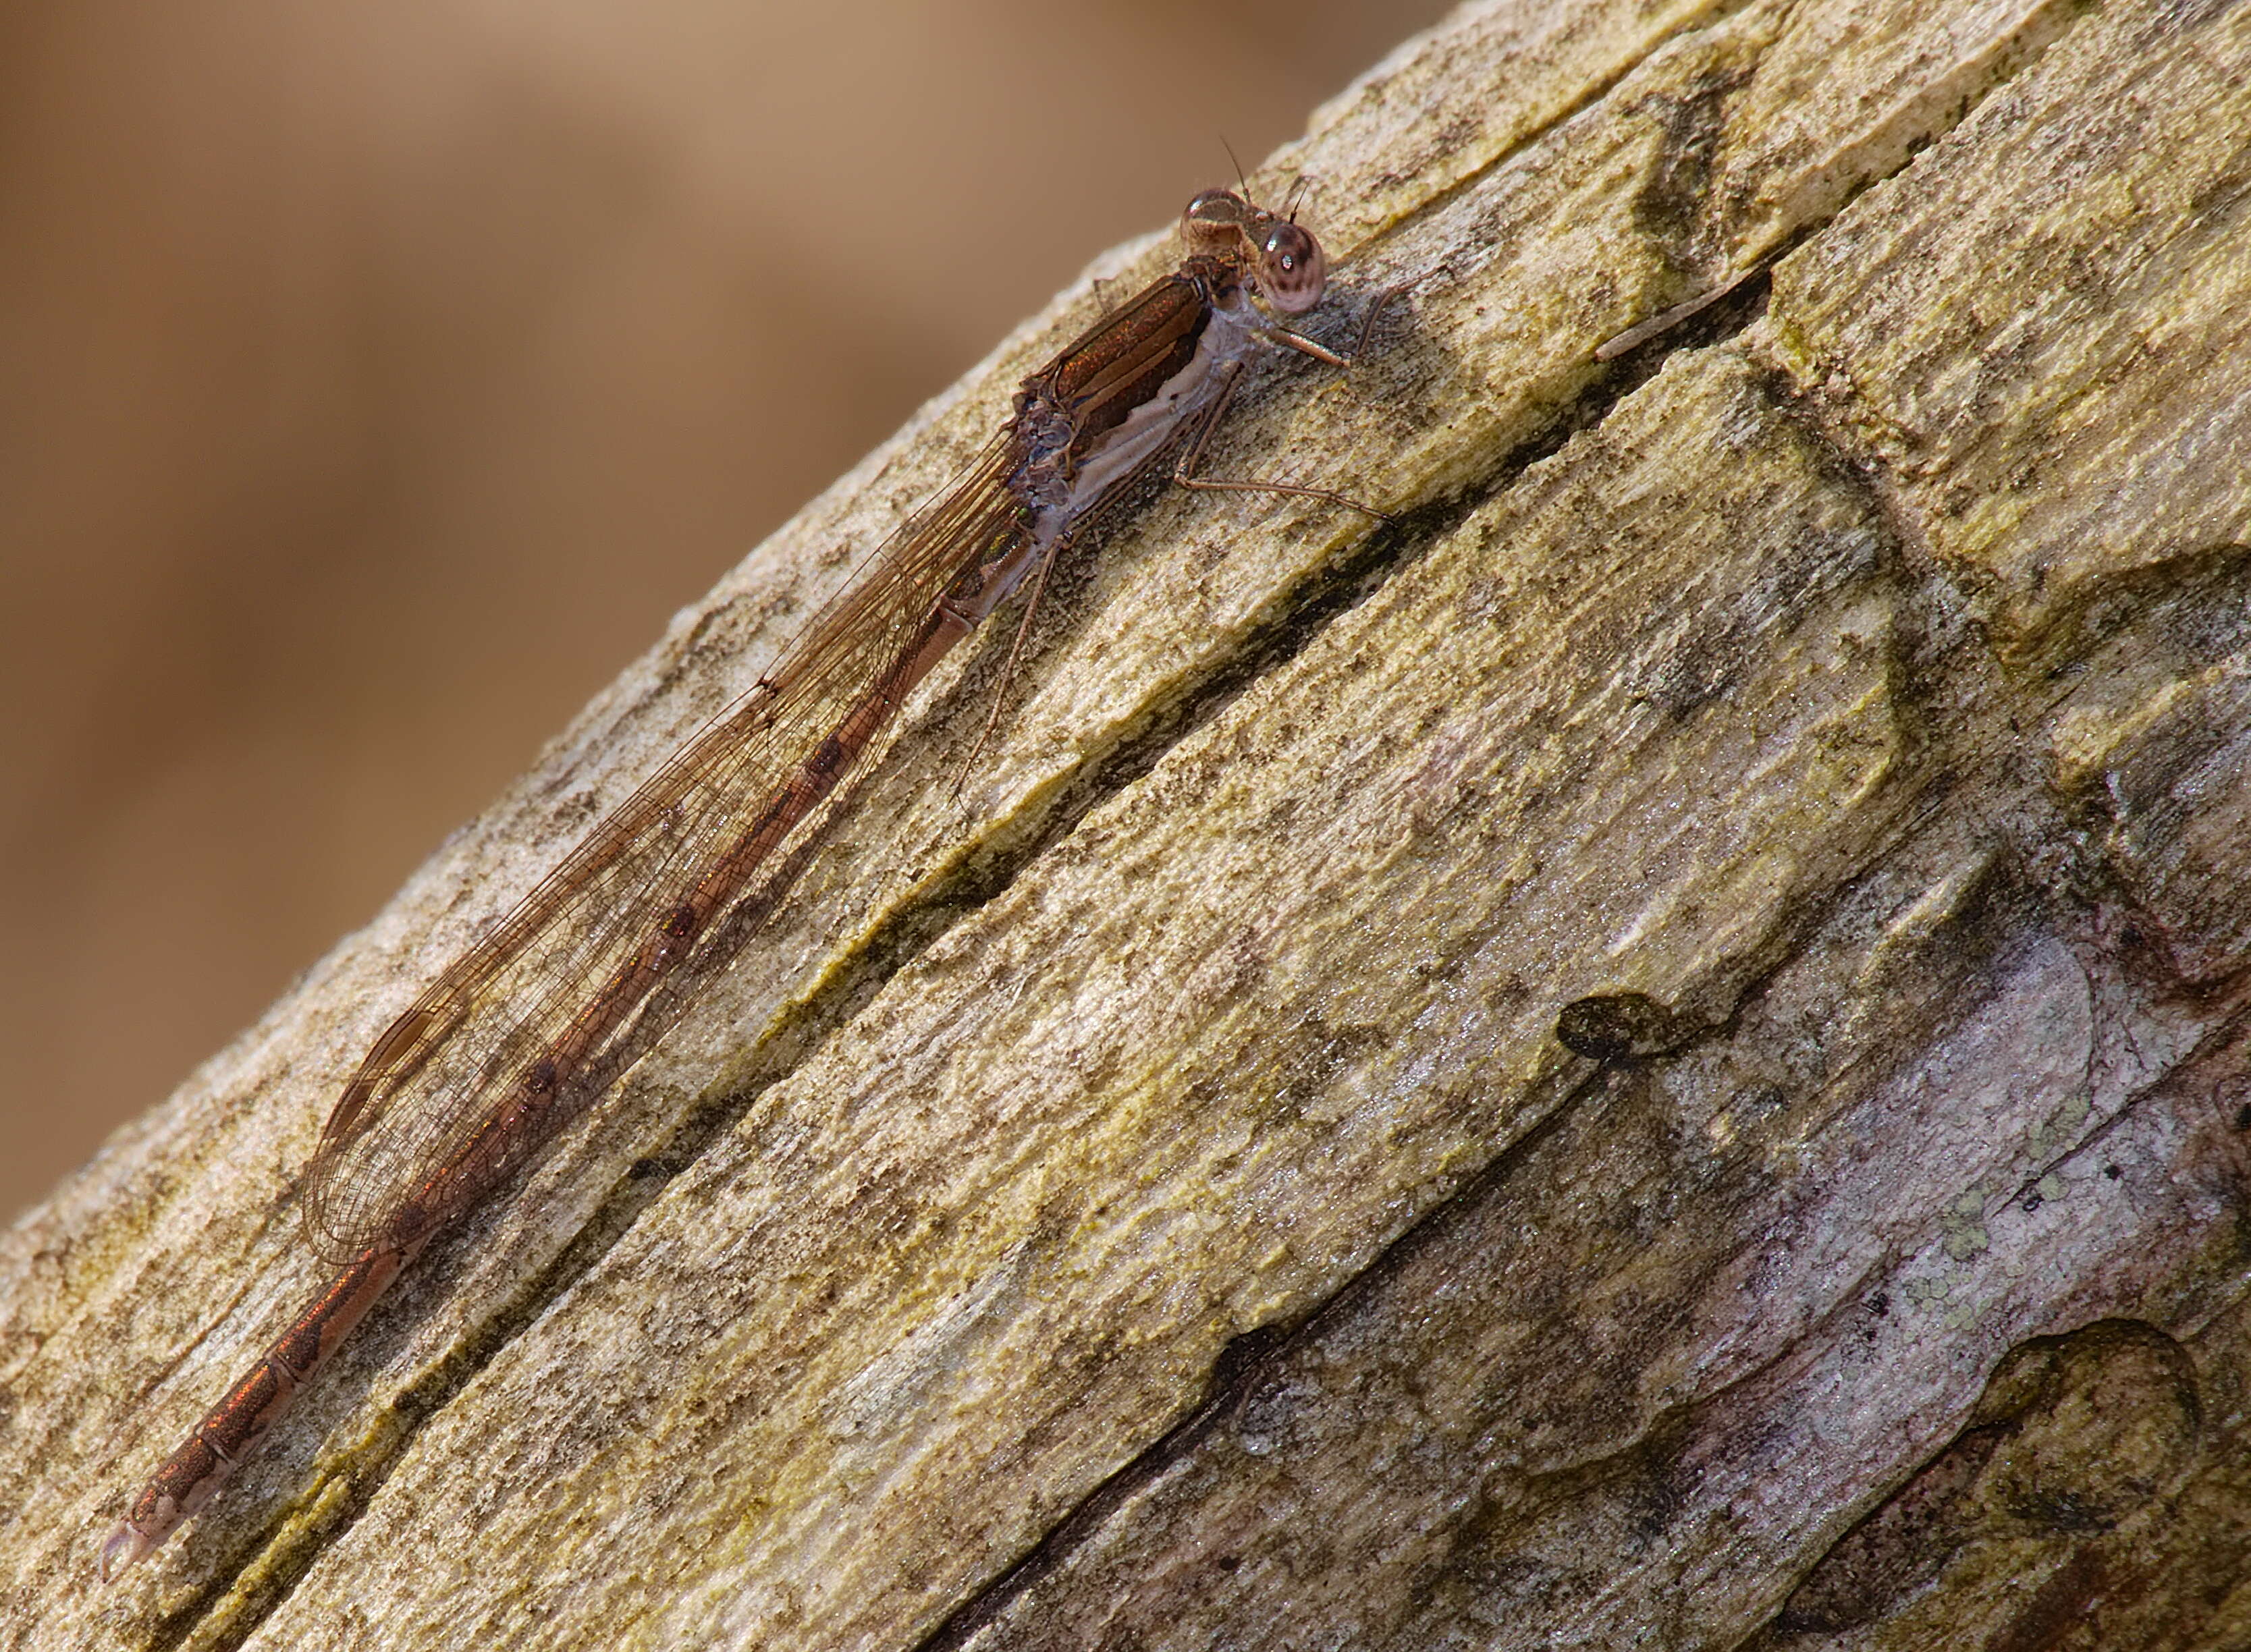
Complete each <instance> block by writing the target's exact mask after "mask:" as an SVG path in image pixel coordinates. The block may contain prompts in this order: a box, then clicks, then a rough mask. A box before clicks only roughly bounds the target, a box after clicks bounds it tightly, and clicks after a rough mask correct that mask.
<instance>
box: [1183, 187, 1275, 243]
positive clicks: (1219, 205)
mask: <svg viewBox="0 0 2251 1652" xmlns="http://www.w3.org/2000/svg"><path fill="white" fill-rule="evenodd" d="M1264 216H1265V214H1264V213H1263V212H1260V211H1259V210H1258V209H1257V207H1255V206H1253V205H1251V204H1250V202H1248V201H1246V200H1244V199H1243V197H1241V196H1239V195H1237V194H1236V192H1235V191H1234V190H1228V189H1219V188H1213V189H1209V190H1203V191H1202V192H1201V193H1199V194H1198V195H1197V196H1196V197H1195V199H1194V200H1192V201H1190V202H1189V203H1188V208H1187V210H1186V211H1183V212H1182V213H1181V240H1183V241H1185V242H1186V243H1187V244H1188V251H1189V252H1191V253H1202V255H1204V256H1205V257H1208V258H1234V257H1238V256H1240V254H1241V252H1242V248H1243V241H1244V240H1245V238H1247V236H1248V233H1249V228H1250V223H1251V221H1252V220H1253V219H1254V218H1264Z"/></svg>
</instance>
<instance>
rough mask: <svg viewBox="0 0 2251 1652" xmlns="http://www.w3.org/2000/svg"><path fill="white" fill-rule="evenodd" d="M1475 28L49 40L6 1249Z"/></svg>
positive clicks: (646, 8)
mask: <svg viewBox="0 0 2251 1652" xmlns="http://www.w3.org/2000/svg"><path fill="white" fill-rule="evenodd" d="M1443 10H1444V5H1443V4H1441V3H1439V0H1288V3H1284V0H1243V3H1236V4H1234V5H1228V6H1216V7H1214V6H1204V5H1192V4H1189V3H1186V0H1177V3H1167V0H1143V3H1124V0H1120V3H1110V4H1101V3H1081V4H1076V5H1056V4H1054V3H1052V0H1049V3H1041V4H1034V3H1029V0H960V3H952V4H945V5H932V4H927V3H923V4H917V3H912V0H868V3H862V4H860V5H857V6H828V7H820V8H814V7H807V6H801V5H786V4H780V3H768V0H734V3H719V0H660V3H655V4H639V5H622V4H617V3H608V4H603V5H594V4H588V3H581V0H550V3H547V4H545V5H541V6H519V5H503V4H498V3H490V0H486V3H479V0H467V3H461V0H456V3H451V4H447V5H435V4H427V3H415V0H405V3H401V0H384V3H367V0H357V3H353V0H234V3H225V0H204V3H190V4H186V5H178V6H150V5H148V4H146V3H141V0H134V3H126V0H49V3H46V4H45V5H44V6H26V5H22V4H17V5H16V6H14V7H12V8H9V9H6V10H0V844H4V854H0V938H4V943H5V944H4V946H0V1216H4V1215H5V1214H6V1213H10V1212H13V1211H15V1210H17V1209H18V1208H19V1207H20V1206H24V1204H27V1203H29V1202H30V1201H31V1200H33V1199H38V1197H39V1196H41V1194H43V1193H44V1192H45V1190H46V1189H47V1188H48V1187H49V1186H50V1185H52V1182H53V1181H54V1179H56V1178H57V1177H58V1176H59V1175H61V1174H62V1173H63V1172H66V1171H67V1170H68V1169H70V1168H71V1167H72V1166H73V1165H75V1164H78V1163H79V1162H80V1161H82V1160H83V1159H84V1158H86V1157H87V1154H89V1153H90V1152H91V1151H93V1150H94V1147H95V1146H96V1145H97V1144H99V1142H100V1139H101V1137H102V1136H103V1134H104V1133H105V1132H106V1131H107V1130H109V1129H110V1128H111V1127H112V1126H113V1125H114V1124H115V1123H117V1122H119V1121H120V1120H121V1119H122V1118H124V1117H127V1116H130V1115H131V1114H132V1113H134V1112H136V1111H138V1110H140V1109H143V1108H146V1107H148V1106H150V1105H152V1104H153V1103H155V1102H157V1101H159V1100H161V1099H162V1098H163V1096H164V1095H165V1093H166V1092H167V1091H168V1090H169V1089H170V1088H171V1087H172V1086H173V1085H174V1084H175V1083H176V1082H178V1080H179V1079H181V1078H182V1077H183V1076H184V1075H185V1074H186V1073H187V1071H188V1070H189V1068H190V1067H192V1066H193V1065H194V1064H195V1063H196V1062H197V1061H199V1060H200V1059H202V1058H203V1057H204V1055H206V1054H210V1053H211V1051H212V1050H214V1049H215V1048H217V1047H218V1046H219V1044H220V1043H222V1042H223V1041H224V1040H225V1039H227V1038H228V1037H229V1036H230V1035H231V1034H232V1033H234V1032H235V1031H237V1030H238V1029H239V1028H240V1027H241V1026H243V1025H245V1024H246V1022H247V1021H249V1020H251V1018H252V1017H253V1016H254V1015H256V1014H257V1013H258V1012H259V1011H260V1009H261V1008H262V1007H263V1006H265V1005H266V1004H267V1002H268V1001H269V1000H270V999H272V998H273V997H274V995H275V994H276V993H277V992H280V991H281V988H282V987H283V986H284V985H287V981H288V980H289V978H290V977H291V976H292V975H293V974H294V972H295V971H298V970H300V969H301V968H303V967H304V966H305V965H306V964H308V963H310V962H311V961H312V960H313V959H314V958H315V957H318V956H319V955H320V953H321V952H322V951H323V950H325V949H326V948H327V947H328V946H329V944H331V943H332V942H333V941H335V940H336V937H338V936H340V935H341V934H343V932H344V931H345V930H348V929H350V928H351V927H352V926H354V925H356V924H358V923H362V922H364V920H365V919H366V918H367V917H368V916H371V914H372V913H373V912H374V911H375V909H377V906H379V905H380V904H381V903H382V902H383V901H384V898H385V897H386V896H387V895H389V893H390V891H391V888H393V887H394V886H395V885H396V884H397V883H398V881H400V880H401V879H402V878H403V877H404V876H405V874H406V873H407V872H408V871H409V870H410V869H411V868H412V867H413V866H414V865H415V863H416V862H417V861H419V860H420V859H421V858H422V857H423V856H424V855H426V854H427V853H428V852H429V851H430V850H431V849H432V848H433V847H434V846H435V845H436V844H437V842H438V841H439V840H440V838H442V837H443V836H444V834H445V833H447V831H449V830H450V829H451V828H452V827H453V826H455V825H457V824H458V823H459V822H461V820H463V819H466V818H467V817H468V816H469V815H470V814H471V813H473V812H474V811H476V810H477V809H478V808H479V807H481V805H483V804H484V803H486V802H487V801H488V799H489V798H492V797H493V796H494V795H495V793H496V792H497V791H499V790H500V788H501V787H502V785H505V784H506V783H507V781H508V779H509V777H510V776H511V775H513V774H514V773H515V772H516V771H517V770H519V769H520V768H522V767H523V765H524V764H526V763H528V762H529V761H530V758H531V757H532V756H533V754H534V753H535V752H536V751H537V750H538V748H539V746H540V743H542V742H543V741H544V740H545V739H546V738H547V737H548V736H550V735H551V734H552V733H553V732H554V731H556V730H557V729H559V728H560V727H561V726H562V724H563V723H564V721H565V720H566V719H567V718H568V717H569V716H570V715H571V713H572V712H573V711H574V710H575V709H576V708H578V705H579V704H580V703H581V702H583V701H584V700H585V698H586V697H587V696H588V695H591V694H592V692H593V691H594V690H595V689H596V688H599V686H600V685H601V684H602V683H603V682H604V681H606V680H607V679H608V678H609V677H611V676H612V675H613V674H614V673H615V672H616V671H617V670H618V669H619V667H620V666H621V665H623V664H624V662H625V661H626V660H628V659H630V658H631V657H632V656H633V655H634V653H637V652H639V651H640V650H641V649H642V648H644V647H646V646H648V644H649V643H650V642H651V641H652V640H654V639H655V636H656V635H657V633H658V631H659V630H660V628H661V626H662V625H663V623H664V620H665V619H666V617H667V616H668V614H669V613H670V612H672V611H673V610H674V609H675V608H676V607H678V606H679V605H681V604H682V603H684V602H687V601H689V599H690V598H693V597H695V596H696V594H697V593H698V592H700V591H702V590H703V588H704V587H705V586H707V585H708V584H710V582H711V581H712V580H713V579H714V578H715V577H717V575H718V574H719V573H720V572H721V571H722V570H724V569H725V568H726V567H727V566H729V565H730V564H731V563H733V562H735V561H736V560H738V558H740V557H741V556H743V555H744V554H745V552H746V551H748V550H750V549H751V546H753V545H754V544H756V543H757V542H758V539H759V537H760V536H762V535H764V534H765V532H766V531H767V530H768V529H771V528H772V527H773V526H775V525H776V524H777V523H779V522H780V521H781V520H782V519H783V518H784V517H786V515H788V514H789V513H790V512H791V511H792V510H793V509H794V508H796V507H797V506H798V505H799V504H800V503H801V502H802V501H804V500H805V499H806V498H807V497H808V496H809V495H810V494H813V493H814V492H815V491H816V490H818V489H819V488H820V487H822V486H823V485H824V484H826V483H827V482H828V481H829V480H831V479H833V477H834V476H835V474H836V473H838V472H839V471H841V470H842V468H844V467H846V466H847V465H848V464H849V463H850V462H851V461H852V460H855V458H857V457H858V456H859V455H860V454H861V453H862V452H864V451H865V450H866V449H867V448H868V447H869V446H872V445H873V444H874V443H875V442H876V441H877V440H879V439H881V438H883V436H884V435H885V434H887V433H888V432H890V430H891V429H892V428H893V427H894V426H896V425H897V424H898V422H899V421H900V420H901V419H902V418H904V416H905V415H906V414H907V413H908V412H909V411H911V409H912V408H913V407H914V405H915V404H917V403H918V401H919V400H920V399H921V398H923V397H925V396H927V395H929V394H931V393H932V391H936V390H937V389H938V388H939V387H940V386H942V385H943V384H945V383H946V382H947V381H948V380H949V379H951V378H952V377H954V376H955V375H957V374H958V373H959V372H960V371H961V370H963V369H964V368H966V366H968V365H969V363H972V362H973V361H974V360H975V359H976V358H977V356H980V354H982V353H983V352H984V351H985V350H986V349H987V348H989V347H990V346H991V345H992V344H993V343H994V342H997V341H998V339H999V338H1000V336H1001V334H1002V332H1003V331H1005V330H1006V329H1007V328H1008V327H1009V326H1011V325H1012V324H1013V323H1015V321H1018V320H1020V319H1022V317H1023V316H1024V315H1026V314H1028V313H1029V311H1031V310H1032V309H1033V308H1035V307H1036V306H1038V305H1039V304H1040V303H1041V302H1042V301H1043V300H1045V299H1046V297H1047V296H1048V295H1049V294H1050V293H1051V292H1052V291H1054V290H1055V289H1056V287H1060V286H1061V285H1063V283H1064V282H1065V281H1067V280H1070V278H1071V276H1072V275H1073V274H1074V273H1076V272H1077V270H1078V269H1079V267H1080V266H1082V265H1083V264H1084V262H1085V261H1086V259H1089V258H1091V256H1093V254H1095V253H1096V252H1099V251H1100V250H1101V249H1102V248H1104V247H1105V246H1107V245H1110V244H1111V243H1112V242H1114V241H1117V240H1119V239H1122V238H1125V237H1126V236H1128V235H1130V234H1132V233H1135V232H1139V231H1142V230H1146V229H1151V228H1155V227H1159V226H1161V225H1164V224H1166V223H1167V221H1168V220H1169V219H1170V218H1171V217H1172V215H1173V214H1174V212H1175V211H1177V210H1178V208H1179V205H1180V204H1181V201H1183V200H1184V199H1186V198H1187V197H1188V195H1189V194H1190V193H1191V192H1192V191H1193V190H1195V189H1196V188H1197V187H1199V186H1201V185H1202V184H1204V183H1210V182H1215V181H1220V180H1223V179H1224V178H1225V177H1226V176H1228V174H1229V162H1228V160H1227V157H1226V154H1225V152H1224V150H1223V149H1222V147H1221V142H1222V137H1223V138H1224V139H1225V140H1226V142H1229V143H1231V144H1232V145H1233V146H1234V147H1235V149H1236V150H1237V151H1238V152H1239V153H1240V154H1242V155H1243V156H1244V158H1245V161H1246V163H1247V162H1251V161H1255V160H1256V159H1257V157H1259V156H1263V155H1264V153H1265V152H1266V151H1267V150H1268V149H1271V148H1272V147H1273V146H1274V145H1275V144H1276V143H1278V142H1281V141H1283V140H1284V139H1285V138H1288V137H1291V136H1292V135H1296V134H1297V133H1298V132H1299V130H1300V129H1301V128H1302V126H1303V123H1304V120H1305V117H1306V114H1307V112H1308V111H1309V110H1310V109H1311V108H1312V107H1313V105H1314V104H1315V103H1316V102H1317V101H1319V100H1320V99H1322V98H1324V97H1326V96H1328V95H1329V94H1331V93H1333V92H1336V91H1338V90H1339V89H1340V88H1341V87H1342V86H1344V85H1345V84H1346V82H1347V80H1349V79H1351V77H1352V76H1353V75H1354V74H1355V73H1358V72H1359V71H1360V70H1361V69H1362V68H1364V67H1366V66H1368V64H1370V63H1372V62H1374V61H1375V59H1376V58H1377V57H1379V56H1380V55H1381V54H1382V52H1384V51H1386V50H1387V49H1388V48H1389V47H1390V46H1391V45H1394V44H1395V43H1396V41H1398V40H1399V39H1401V38H1404V37H1405V36H1406V35H1407V34H1408V33H1409V32H1410V31H1413V30H1415V29H1417V28H1421V27H1423V26H1425V25H1426V24H1429V23H1430V22H1432V21H1435V20H1436V18H1437V17H1438V16H1439V15H1440V14H1441V13H1442V11H1443Z"/></svg>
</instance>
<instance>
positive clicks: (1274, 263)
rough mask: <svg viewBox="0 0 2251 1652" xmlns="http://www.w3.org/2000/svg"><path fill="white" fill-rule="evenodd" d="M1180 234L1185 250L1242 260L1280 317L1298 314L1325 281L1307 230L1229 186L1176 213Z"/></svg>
mask: <svg viewBox="0 0 2251 1652" xmlns="http://www.w3.org/2000/svg"><path fill="white" fill-rule="evenodd" d="M1181 239H1182V240H1183V241H1185V242H1186V243H1187V244H1188V251H1189V252H1195V253H1202V254H1203V255H1204V256H1206V257H1209V258H1225V259H1241V260H1243V261H1244V262H1247V263H1248V264H1249V265H1250V275H1251V279H1252V280H1256V281H1257V283H1258V290H1259V291H1260V292H1261V293H1263V294H1264V295H1265V297H1266V301H1267V302H1268V303H1270V304H1271V305H1272V306H1273V307H1274V308H1276V309H1278V310H1280V311H1281V312H1282V313H1283V314H1284V315H1304V314H1305V313H1306V311H1307V310H1309V309H1311V308H1313V306H1314V305H1316V304H1318V303H1319V302H1320V301H1321V294H1322V292H1323V290H1324V289H1325V288H1326V287H1327V285H1328V264H1327V261H1326V259H1323V258H1322V256H1321V244H1320V243H1319V241H1316V240H1315V239H1314V238H1313V232H1311V231H1309V230H1307V229H1306V228H1305V227H1304V226H1303V225H1298V224H1293V223H1292V222H1291V221H1290V220H1289V219H1287V218H1276V217H1275V216H1274V215H1273V214H1272V213H1271V212H1269V211H1267V210H1266V209H1265V208H1264V207H1263V206H1257V205H1254V204H1252V203H1251V202H1250V201H1248V200H1245V199H1244V198H1243V197H1242V196H1240V195H1237V194H1236V192H1235V191H1234V190H1221V189H1213V190H1204V191H1203V192H1202V194H1201V195H1199V196H1197V197H1195V199H1194V200H1193V201H1190V202H1189V203H1188V210H1187V211H1185V212H1183V213H1181Z"/></svg>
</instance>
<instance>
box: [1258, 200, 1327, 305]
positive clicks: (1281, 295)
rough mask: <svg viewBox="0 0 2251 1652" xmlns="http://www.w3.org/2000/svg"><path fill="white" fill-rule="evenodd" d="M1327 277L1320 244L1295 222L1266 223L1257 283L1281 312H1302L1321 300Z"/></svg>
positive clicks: (1260, 248) (1259, 249) (1260, 250)
mask: <svg viewBox="0 0 2251 1652" xmlns="http://www.w3.org/2000/svg"><path fill="white" fill-rule="evenodd" d="M1328 279H1329V271H1328V263H1327V260H1326V259H1323V258H1322V257H1321V244H1320V243H1319V241H1316V240H1315V239H1313V236H1312V235H1311V234H1310V233H1308V232H1306V231H1305V230H1303V229H1300V228H1299V226H1298V225H1295V224H1286V223H1275V224H1270V225H1268V227H1267V230H1266V236H1265V238H1264V240H1263V241H1261V242H1260V243H1259V245H1258V286H1259V289H1260V290H1261V291H1262V292H1264V294H1266V297H1267V299H1268V300H1269V301H1271V303H1272V304H1273V306H1274V308H1276V309H1278V310H1280V311H1281V312H1282V313H1283V314H1284V315H1304V314H1305V313H1306V311H1307V310H1309V309H1311V308H1313V306H1314V305H1316V304H1318V303H1319V302H1320V301H1321V292H1322V289H1323V288H1325V287H1327V285H1328Z"/></svg>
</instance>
